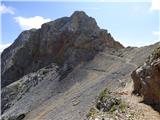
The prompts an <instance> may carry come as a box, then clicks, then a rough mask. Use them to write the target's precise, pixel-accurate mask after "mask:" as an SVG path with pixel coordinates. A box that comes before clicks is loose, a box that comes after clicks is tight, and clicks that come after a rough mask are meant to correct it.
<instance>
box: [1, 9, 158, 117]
mask: <svg viewBox="0 0 160 120" xmlns="http://www.w3.org/2000/svg"><path fill="white" fill-rule="evenodd" d="M27 34H28V35H27ZM25 35H27V37H25ZM21 36H22V37H21ZM23 36H24V38H25V39H24V38H23ZM17 41H18V42H17ZM19 41H21V42H19ZM14 44H15V45H14ZM14 44H13V45H11V46H10V47H9V48H7V49H6V50H5V51H4V52H3V53H2V87H3V88H2V112H3V115H2V117H3V118H6V119H7V118H12V119H20V118H21V119H22V118H24V120H51V119H54V120H66V119H67V120H75V119H80V120H81V119H86V114H87V112H88V111H89V109H90V107H91V106H93V104H94V103H95V97H96V96H98V94H99V93H100V91H102V89H104V88H106V87H108V88H110V89H111V90H112V91H115V90H118V89H120V88H123V87H124V86H127V85H128V84H129V82H130V80H131V78H130V74H131V72H132V71H133V70H134V69H135V68H136V67H137V66H139V65H140V64H142V63H143V61H145V59H146V58H147V57H148V56H149V55H150V54H151V52H152V51H153V49H154V48H155V47H156V46H158V45H159V43H157V44H155V45H151V46H146V47H142V48H132V47H130V48H124V47H123V46H122V45H121V44H120V43H119V42H116V41H115V40H114V39H113V37H112V36H111V35H110V34H109V33H108V32H107V31H106V30H102V29H100V28H99V27H98V26H97V24H96V22H95V20H94V19H93V18H91V17H89V16H87V15H86V14H85V13H84V12H82V11H77V12H75V13H73V14H72V15H71V17H64V18H60V19H57V20H55V21H52V22H49V23H45V24H43V25H42V27H41V28H40V29H38V30H29V31H25V32H23V33H22V34H21V35H20V36H19V37H18V38H17V40H16V41H15V43H14ZM17 44H18V45H17ZM146 51H147V52H146ZM139 55H141V56H142V57H137V56H139ZM11 78H13V79H11Z"/></svg>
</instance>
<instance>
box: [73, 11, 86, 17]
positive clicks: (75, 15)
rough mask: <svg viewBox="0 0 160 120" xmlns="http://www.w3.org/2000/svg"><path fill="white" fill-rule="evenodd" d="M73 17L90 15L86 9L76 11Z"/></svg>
mask: <svg viewBox="0 0 160 120" xmlns="http://www.w3.org/2000/svg"><path fill="white" fill-rule="evenodd" d="M71 17H72V18H73V17H79V18H82V17H88V15H87V14H86V13H85V12H84V11H75V12H74V13H73V14H72V15H71Z"/></svg>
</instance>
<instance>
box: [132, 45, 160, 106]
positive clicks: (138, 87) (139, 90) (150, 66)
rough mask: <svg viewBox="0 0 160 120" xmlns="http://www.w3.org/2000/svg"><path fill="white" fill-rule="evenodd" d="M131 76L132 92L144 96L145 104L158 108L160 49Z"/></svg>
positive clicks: (159, 97)
mask: <svg viewBox="0 0 160 120" xmlns="http://www.w3.org/2000/svg"><path fill="white" fill-rule="evenodd" d="M131 76H132V79H133V82H134V91H133V92H134V93H136V94H139V95H142V96H144V101H145V102H146V103H148V104H152V105H154V106H155V105H156V106H159V107H160V47H158V48H157V49H155V51H154V52H153V54H152V55H151V56H150V57H149V58H148V60H147V61H146V62H145V63H144V65H142V66H140V67H138V68H137V69H136V70H135V71H133V73H132V75H131Z"/></svg>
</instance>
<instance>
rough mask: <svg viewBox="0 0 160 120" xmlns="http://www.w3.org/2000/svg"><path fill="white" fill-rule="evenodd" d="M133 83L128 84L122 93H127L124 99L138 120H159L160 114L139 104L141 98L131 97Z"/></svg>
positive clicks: (149, 107)
mask: <svg viewBox="0 0 160 120" xmlns="http://www.w3.org/2000/svg"><path fill="white" fill-rule="evenodd" d="M132 90H133V83H130V84H129V85H128V86H127V87H126V88H125V89H124V91H123V92H125V93H128V94H127V95H125V96H124V99H125V100H126V101H127V102H128V103H129V105H130V106H131V107H132V108H133V109H134V112H135V113H136V115H137V118H138V120H160V113H158V112H157V111H155V110H154V109H153V108H152V107H151V106H149V105H146V104H144V103H141V101H142V100H143V98H142V97H138V96H135V95H132V94H131V93H132Z"/></svg>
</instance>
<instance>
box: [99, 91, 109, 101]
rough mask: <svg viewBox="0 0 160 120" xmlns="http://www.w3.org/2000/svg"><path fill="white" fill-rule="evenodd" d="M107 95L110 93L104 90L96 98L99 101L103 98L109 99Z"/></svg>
mask: <svg viewBox="0 0 160 120" xmlns="http://www.w3.org/2000/svg"><path fill="white" fill-rule="evenodd" d="M109 94H110V91H109V90H108V89H107V88H105V89H104V90H103V91H102V92H101V93H100V94H99V96H98V99H99V100H103V99H104V98H108V97H109Z"/></svg>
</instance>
